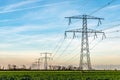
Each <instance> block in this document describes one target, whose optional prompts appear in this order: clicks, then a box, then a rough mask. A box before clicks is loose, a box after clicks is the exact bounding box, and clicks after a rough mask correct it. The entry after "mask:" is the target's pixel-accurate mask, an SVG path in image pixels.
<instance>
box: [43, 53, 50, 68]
mask: <svg viewBox="0 0 120 80" xmlns="http://www.w3.org/2000/svg"><path fill="white" fill-rule="evenodd" d="M41 54H44V55H45V56H44V57H41V59H44V69H45V70H47V69H48V60H51V59H52V58H51V57H48V55H49V56H50V55H52V53H47V52H46V53H41Z"/></svg>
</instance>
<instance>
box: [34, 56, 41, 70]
mask: <svg viewBox="0 0 120 80" xmlns="http://www.w3.org/2000/svg"><path fill="white" fill-rule="evenodd" d="M35 63H36V64H37V69H38V70H39V69H40V68H41V63H42V62H41V59H40V58H38V59H37V61H36V62H35Z"/></svg>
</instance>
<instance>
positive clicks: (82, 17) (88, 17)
mask: <svg viewBox="0 0 120 80" xmlns="http://www.w3.org/2000/svg"><path fill="white" fill-rule="evenodd" d="M65 18H68V19H98V20H104V18H99V17H94V16H89V15H77V16H70V17H65Z"/></svg>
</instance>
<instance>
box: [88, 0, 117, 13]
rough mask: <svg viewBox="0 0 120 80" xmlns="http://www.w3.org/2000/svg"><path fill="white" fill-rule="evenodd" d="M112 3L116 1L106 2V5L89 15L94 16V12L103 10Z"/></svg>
mask: <svg viewBox="0 0 120 80" xmlns="http://www.w3.org/2000/svg"><path fill="white" fill-rule="evenodd" d="M114 1H116V0H112V1H110V2H108V3H107V4H105V5H104V6H103V7H100V8H99V9H97V10H95V11H93V12H91V13H90V14H89V15H92V14H94V13H96V12H98V11H100V10H102V9H103V8H105V7H107V6H109V5H111V4H112V3H113V2H114Z"/></svg>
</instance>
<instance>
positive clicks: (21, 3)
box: [3, 0, 39, 11]
mask: <svg viewBox="0 0 120 80" xmlns="http://www.w3.org/2000/svg"><path fill="white" fill-rule="evenodd" d="M38 1H39V0H26V1H22V2H18V3H15V4H11V5H8V6H5V7H4V8H3V11H10V10H13V9H16V8H19V7H22V6H24V5H27V4H31V3H35V2H38Z"/></svg>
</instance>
